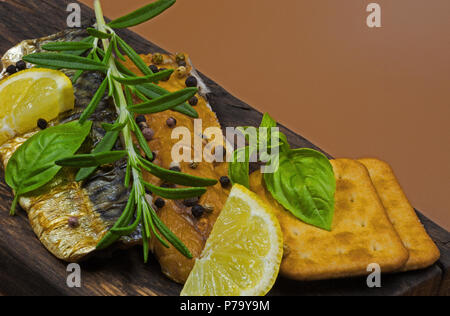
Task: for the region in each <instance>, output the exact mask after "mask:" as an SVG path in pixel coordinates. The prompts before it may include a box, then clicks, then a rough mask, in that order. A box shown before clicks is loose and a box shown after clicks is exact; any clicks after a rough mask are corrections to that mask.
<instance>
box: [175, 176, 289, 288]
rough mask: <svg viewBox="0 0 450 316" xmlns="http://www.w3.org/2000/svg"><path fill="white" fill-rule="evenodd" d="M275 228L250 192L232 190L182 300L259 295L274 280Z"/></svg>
mask: <svg viewBox="0 0 450 316" xmlns="http://www.w3.org/2000/svg"><path fill="white" fill-rule="evenodd" d="M282 255H283V237H282V232H281V229H280V225H279V223H278V220H277V219H276V217H275V215H274V214H273V213H272V211H271V209H270V207H269V206H268V205H266V204H265V203H264V202H263V201H262V200H261V199H260V198H259V197H258V196H257V195H256V194H255V193H253V192H251V191H249V190H248V189H246V188H245V187H243V186H241V185H238V184H236V185H234V186H233V189H232V190H231V193H230V196H229V197H228V200H227V202H226V204H225V206H224V208H223V210H222V212H221V213H220V215H219V217H218V219H217V221H216V223H215V225H214V228H213V230H212V232H211V235H210V236H209V238H208V240H207V242H206V245H205V249H204V250H203V252H202V254H201V256H200V258H199V259H197V260H196V262H195V265H194V268H193V270H192V272H191V273H190V275H189V277H188V279H187V281H186V284H185V285H184V288H183V290H182V292H181V295H182V296H261V295H265V294H267V292H269V291H270V289H271V288H272V286H273V284H274V283H275V280H276V278H277V275H278V272H279V269H280V264H281V259H282Z"/></svg>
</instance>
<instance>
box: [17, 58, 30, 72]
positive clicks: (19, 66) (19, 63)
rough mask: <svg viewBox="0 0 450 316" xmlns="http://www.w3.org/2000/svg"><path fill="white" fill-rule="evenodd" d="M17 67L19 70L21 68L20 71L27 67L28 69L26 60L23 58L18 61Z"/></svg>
mask: <svg viewBox="0 0 450 316" xmlns="http://www.w3.org/2000/svg"><path fill="white" fill-rule="evenodd" d="M16 68H17V70H19V71H21V70H25V69H27V63H26V62H24V61H23V60H19V61H18V62H17V63H16Z"/></svg>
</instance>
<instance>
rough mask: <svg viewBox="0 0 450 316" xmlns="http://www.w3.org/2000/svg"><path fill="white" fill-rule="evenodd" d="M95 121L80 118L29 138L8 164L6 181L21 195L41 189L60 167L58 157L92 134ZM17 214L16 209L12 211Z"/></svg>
mask: <svg viewBox="0 0 450 316" xmlns="http://www.w3.org/2000/svg"><path fill="white" fill-rule="evenodd" d="M91 127H92V122H86V123H85V124H83V125H81V124H80V123H79V122H78V121H74V122H70V123H67V124H61V125H57V126H53V127H50V128H47V129H46V130H43V131H41V132H39V133H37V134H35V135H33V136H32V137H31V138H30V139H28V140H27V141H26V142H25V143H24V144H23V145H22V146H20V147H19V149H18V150H16V152H15V153H14V154H13V155H12V157H11V159H10V160H9V162H8V165H7V166H6V173H5V180H6V183H7V184H8V185H9V186H10V187H11V188H12V189H13V190H14V191H15V194H16V199H18V197H19V196H21V195H23V194H25V193H28V192H31V191H34V190H36V189H39V188H40V187H42V186H43V185H45V184H47V183H48V182H49V181H51V180H52V179H53V178H54V177H55V175H56V174H57V173H58V172H59V170H60V169H61V167H60V166H57V165H56V164H55V161H57V160H59V159H61V158H63V157H67V156H69V155H73V154H74V153H75V152H76V151H77V150H78V149H79V148H80V146H81V145H82V144H83V142H84V140H85V138H86V137H87V136H88V135H89V132H90V130H91ZM11 213H12V214H14V210H12V212H11Z"/></svg>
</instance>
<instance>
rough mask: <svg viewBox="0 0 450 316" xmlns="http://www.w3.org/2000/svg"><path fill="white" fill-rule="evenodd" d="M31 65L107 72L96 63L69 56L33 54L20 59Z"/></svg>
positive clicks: (102, 66) (105, 68) (99, 63)
mask: <svg viewBox="0 0 450 316" xmlns="http://www.w3.org/2000/svg"><path fill="white" fill-rule="evenodd" d="M22 59H23V60H24V61H26V62H29V63H31V64H36V65H40V66H48V67H59V68H68V69H74V70H92V71H96V70H97V71H103V72H106V71H107V67H106V66H105V65H104V64H103V63H101V62H98V61H95V60H92V59H89V58H85V57H79V56H74V55H69V54H58V53H34V54H30V55H27V56H24V57H23V58H22Z"/></svg>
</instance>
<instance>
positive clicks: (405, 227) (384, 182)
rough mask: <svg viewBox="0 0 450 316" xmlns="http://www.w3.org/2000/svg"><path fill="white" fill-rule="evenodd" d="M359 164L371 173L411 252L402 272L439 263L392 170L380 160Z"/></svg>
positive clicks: (428, 237)
mask: <svg viewBox="0 0 450 316" xmlns="http://www.w3.org/2000/svg"><path fill="white" fill-rule="evenodd" d="M358 161H359V162H361V163H362V164H363V165H364V166H366V168H367V170H368V171H369V174H370V177H371V179H372V182H373V184H374V186H375V189H376V190H377V192H378V195H379V197H380V199H381V202H382V203H383V205H384V208H385V210H386V213H387V215H388V217H389V219H390V221H391V223H392V224H393V225H394V228H395V230H396V231H397V233H398V235H399V236H400V239H401V240H402V242H403V245H404V246H405V247H406V249H408V251H409V259H408V261H407V262H406V264H405V266H404V267H403V269H402V270H403V271H408V270H416V269H422V268H425V267H428V266H430V265H432V264H433V263H435V262H436V261H437V260H438V259H439V256H440V254H439V249H438V248H437V247H436V245H435V244H434V242H433V240H432V239H431V238H430V236H428V234H427V232H426V230H425V228H424V227H423V225H422V223H420V220H419V218H418V217H417V215H416V212H415V211H414V209H413V207H412V206H411V204H410V203H409V201H408V199H407V197H406V195H405V193H404V192H403V190H402V188H401V186H400V184H399V183H398V181H397V178H396V177H395V174H394V172H393V171H392V168H391V167H390V166H389V165H388V164H387V163H386V162H384V161H381V160H378V159H369V158H368V159H359V160H358Z"/></svg>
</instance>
